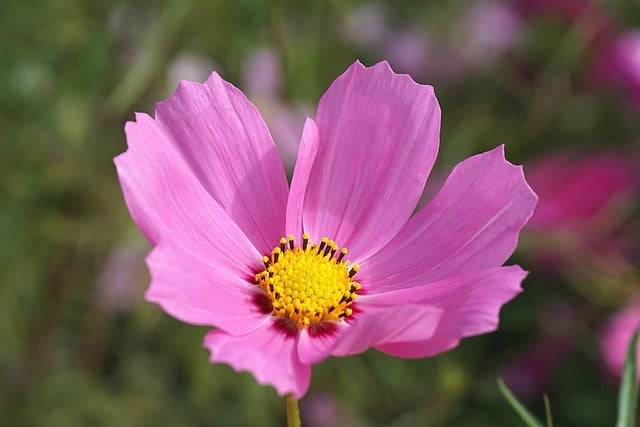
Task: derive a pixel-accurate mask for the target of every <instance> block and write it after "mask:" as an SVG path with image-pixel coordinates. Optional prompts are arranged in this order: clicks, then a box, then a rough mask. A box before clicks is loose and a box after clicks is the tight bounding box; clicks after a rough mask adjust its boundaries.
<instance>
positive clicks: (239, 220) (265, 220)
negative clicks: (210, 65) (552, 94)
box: [156, 73, 288, 254]
mask: <svg viewBox="0 0 640 427" xmlns="http://www.w3.org/2000/svg"><path fill="white" fill-rule="evenodd" d="M156 118H157V121H158V122H159V123H160V124H161V125H162V128H163V129H164V131H165V133H166V134H167V137H168V138H169V139H170V140H171V141H172V143H173V144H174V145H175V146H176V148H177V149H178V151H179V152H180V153H181V154H182V156H183V157H184V159H185V160H186V162H187V164H188V165H189V166H190V167H191V168H192V169H193V171H194V173H195V175H196V176H197V178H198V179H199V180H200V182H201V183H202V186H204V188H206V189H207V190H208V191H209V193H211V195H212V196H213V198H214V199H215V200H216V201H218V203H219V204H220V205H221V206H222V207H223V208H224V209H225V210H226V211H227V213H228V214H229V216H230V217H231V218H232V219H233V220H234V221H235V222H236V224H238V226H239V227H240V228H241V229H242V230H243V231H244V233H245V234H246V235H247V237H249V239H250V240H251V241H252V242H253V244H254V245H255V246H256V248H257V249H258V250H259V251H260V252H261V253H263V254H264V253H268V252H269V251H271V249H273V246H274V245H276V244H277V242H278V240H279V239H280V237H281V236H282V235H283V234H284V225H285V209H286V203H287V193H288V188H287V179H286V176H285V173H284V168H283V165H282V162H281V161H280V158H279V157H278V153H277V150H276V148H275V145H274V143H273V140H272V139H271V135H270V134H269V130H268V129H267V126H266V125H265V123H264V120H263V119H262V117H261V116H260V113H258V111H257V110H256V108H255V107H254V106H253V104H251V102H249V100H247V98H246V97H245V96H244V95H243V94H242V92H240V91H239V90H238V89H237V88H235V87H234V86H233V85H231V84H230V83H228V82H226V81H224V80H223V79H222V78H221V77H220V76H219V75H218V74H217V73H213V74H211V76H210V77H209V79H208V80H207V81H206V82H205V83H204V84H200V83H194V82H187V81H182V82H181V83H180V84H179V85H178V89H176V91H175V93H174V94H173V95H172V96H171V97H170V98H169V99H168V100H166V101H164V102H161V103H158V104H157V107H156Z"/></svg>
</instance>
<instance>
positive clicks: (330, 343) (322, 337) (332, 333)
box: [298, 323, 349, 365]
mask: <svg viewBox="0 0 640 427" xmlns="http://www.w3.org/2000/svg"><path fill="white" fill-rule="evenodd" d="M329 325H331V327H327V330H326V331H323V332H320V333H313V332H312V331H311V332H310V329H309V328H304V329H303V330H302V331H300V338H299V339H298V357H299V358H300V360H301V361H302V363H307V364H309V365H315V364H317V363H320V362H322V361H323V360H324V359H326V358H327V357H329V356H330V355H331V350H333V348H334V347H335V346H336V344H337V342H338V339H339V338H340V336H341V335H342V333H343V332H344V331H345V330H346V329H348V328H349V325H347V324H345V323H330V324H329Z"/></svg>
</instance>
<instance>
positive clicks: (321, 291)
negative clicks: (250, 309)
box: [255, 233, 361, 329]
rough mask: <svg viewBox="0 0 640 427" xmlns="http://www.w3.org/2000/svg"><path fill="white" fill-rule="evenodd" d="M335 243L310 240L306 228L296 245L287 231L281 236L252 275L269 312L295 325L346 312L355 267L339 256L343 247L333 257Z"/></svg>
mask: <svg viewBox="0 0 640 427" xmlns="http://www.w3.org/2000/svg"><path fill="white" fill-rule="evenodd" d="M287 242H288V244H287ZM309 248H311V249H312V250H311V251H309V250H307V249H309ZM338 248H339V246H338V245H337V244H336V242H334V241H333V240H330V239H329V238H327V237H323V238H322V239H321V242H320V244H319V245H314V244H310V240H309V235H308V234H307V233H304V234H303V236H302V247H301V248H300V247H298V248H296V246H295V238H294V236H293V235H287V236H286V237H283V238H281V239H280V242H279V245H278V246H276V247H275V248H273V250H272V251H271V257H268V256H264V257H263V258H262V262H263V264H264V270H263V271H262V272H260V273H258V274H257V275H256V277H255V279H256V283H257V284H258V286H260V287H261V288H262V290H263V291H264V295H265V298H267V302H268V303H269V304H263V306H265V307H266V306H269V307H271V310H272V311H271V313H272V315H273V316H275V317H277V318H279V319H280V320H282V322H285V323H286V324H288V325H293V326H292V327H294V328H298V329H300V328H305V327H309V326H314V325H322V324H327V322H331V321H335V322H337V321H340V320H342V319H345V318H347V317H349V316H351V315H352V313H353V309H352V308H351V307H352V305H353V304H354V302H355V300H356V299H357V297H358V295H359V294H358V292H359V291H360V289H361V286H360V284H359V283H358V282H356V281H354V280H353V277H354V276H355V274H356V273H357V272H358V271H359V268H360V267H359V265H358V264H353V265H351V266H349V261H347V260H345V259H344V258H345V255H346V254H347V249H346V248H342V249H341V250H340V254H339V255H338V257H337V258H335V257H334V256H335V255H336V252H337V251H338Z"/></svg>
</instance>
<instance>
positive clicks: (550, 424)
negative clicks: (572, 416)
mask: <svg viewBox="0 0 640 427" xmlns="http://www.w3.org/2000/svg"><path fill="white" fill-rule="evenodd" d="M542 398H543V399H544V415H545V418H546V421H547V427H553V417H552V416H551V403H550V402H549V396H547V395H546V394H545V395H543V396H542Z"/></svg>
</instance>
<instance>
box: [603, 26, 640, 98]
mask: <svg viewBox="0 0 640 427" xmlns="http://www.w3.org/2000/svg"><path fill="white" fill-rule="evenodd" d="M594 77H595V80H596V81H597V82H598V83H607V84H611V85H613V86H614V87H616V88H619V89H621V90H622V91H623V93H625V94H626V95H627V96H628V97H629V101H630V103H631V105H632V106H633V107H635V108H636V109H637V108H640V31H626V32H622V33H620V34H617V35H616V36H615V37H612V38H611V40H609V41H608V42H607V43H604V44H603V46H602V47H601V49H600V50H599V51H598V57H597V59H596V63H595V66H594Z"/></svg>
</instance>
